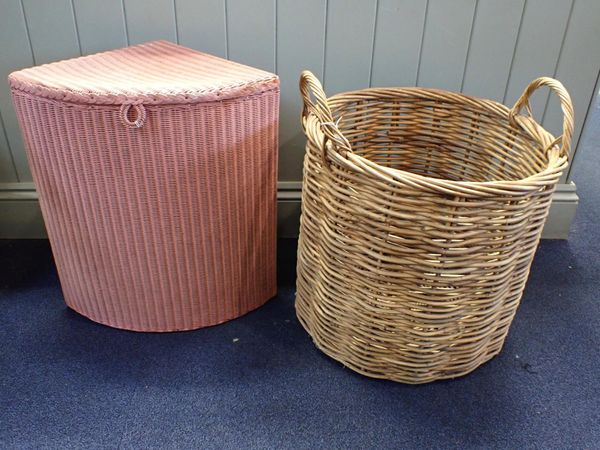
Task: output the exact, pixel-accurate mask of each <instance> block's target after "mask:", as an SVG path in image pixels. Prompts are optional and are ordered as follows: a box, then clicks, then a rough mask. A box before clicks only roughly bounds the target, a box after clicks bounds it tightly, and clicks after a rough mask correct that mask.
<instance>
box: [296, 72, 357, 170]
mask: <svg viewBox="0 0 600 450" xmlns="http://www.w3.org/2000/svg"><path fill="white" fill-rule="evenodd" d="M300 93H301V94H302V100H303V108H302V122H303V123H304V121H305V120H306V119H307V118H308V116H309V115H310V114H313V115H314V116H315V117H316V118H317V119H318V120H319V122H320V123H319V125H320V128H321V131H322V132H323V134H324V139H323V144H322V152H323V153H322V158H323V163H324V164H325V165H326V166H327V167H329V166H328V164H327V160H326V153H327V152H326V149H327V144H328V143H330V144H331V146H332V147H333V148H335V149H336V150H337V151H338V152H340V150H341V152H340V153H341V154H342V155H345V154H346V152H348V151H351V146H350V143H349V142H348V140H347V139H346V137H345V136H344V135H343V134H342V132H341V131H340V129H339V128H338V123H337V122H334V120H333V114H332V113H331V108H330V107H329V103H328V101H327V95H326V94H325V91H324V90H323V86H322V85H321V82H320V81H319V80H318V78H317V77H315V76H314V75H313V73H312V72H310V71H309V70H304V71H302V73H301V74H300ZM311 95H312V96H313V97H314V98H315V101H313V100H312V98H311Z"/></svg>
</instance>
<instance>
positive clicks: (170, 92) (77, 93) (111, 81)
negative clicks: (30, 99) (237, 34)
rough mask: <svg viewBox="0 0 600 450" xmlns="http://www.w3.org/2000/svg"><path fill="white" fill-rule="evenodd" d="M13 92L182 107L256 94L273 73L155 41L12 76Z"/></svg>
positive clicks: (272, 81)
mask: <svg viewBox="0 0 600 450" xmlns="http://www.w3.org/2000/svg"><path fill="white" fill-rule="evenodd" d="M8 79H9V83H10V86H11V87H12V88H13V89H17V90H21V91H25V92H28V93H30V94H34V95H38V96H42V97H46V98H51V99H55V100H61V101H67V102H74V103H88V104H97V105H112V104H117V105H119V104H124V103H144V104H147V105H158V104H181V103H196V102H204V101H214V100H224V99H228V98H236V97H243V96H248V95H253V94H258V93H261V92H265V91H268V90H272V89H275V88H277V87H278V86H279V79H278V78H277V76H276V75H274V74H272V73H269V72H265V71H263V70H260V69H255V68H253V67H248V66H245V65H243V64H238V63H235V62H232V61H227V60H225V59H222V58H219V57H216V56H212V55H208V54H206V53H201V52H198V51H195V50H191V49H189V48H186V47H182V46H180V45H176V44H173V43H171V42H167V41H154V42H148V43H145V44H141V45H135V46H131V47H127V48H122V49H118V50H111V51H108V52H103V53H97V54H95V55H89V56H84V57H80V58H73V59H68V60H65V61H59V62H54V63H50V64H44V65H41V66H37V67H31V68H29V69H23V70H19V71H17V72H13V73H11V74H10V75H9V77H8Z"/></svg>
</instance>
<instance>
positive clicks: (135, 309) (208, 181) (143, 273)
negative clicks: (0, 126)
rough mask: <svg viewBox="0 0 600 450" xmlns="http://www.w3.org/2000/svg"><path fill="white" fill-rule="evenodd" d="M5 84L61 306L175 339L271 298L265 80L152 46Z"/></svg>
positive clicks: (270, 116) (272, 79)
mask: <svg viewBox="0 0 600 450" xmlns="http://www.w3.org/2000/svg"><path fill="white" fill-rule="evenodd" d="M10 83H11V88H12V94H13V100H14V104H15V107H16V110H17V114H18V117H19V121H20V124H21V127H22V129H23V135H24V138H25V142H26V146H27V151H28V157H29V162H30V166H31V169H32V173H33V177H34V181H35V184H36V188H37V190H38V192H39V195H40V205H41V209H42V213H43V216H44V220H45V224H46V228H47V231H48V236H49V238H50V242H51V244H52V250H53V253H54V258H55V261H56V266H57V269H58V273H59V276H60V281H61V285H62V289H63V293H64V296H65V301H66V303H67V305H68V306H69V307H71V308H73V309H74V310H76V311H78V312H80V313H81V314H83V315H85V316H87V317H89V318H91V319H93V320H95V321H97V322H101V323H104V324H107V325H111V326H114V327H118V328H126V329H131V330H137V331H174V330H188V329H193V328H198V327H202V326H208V325H214V324H217V323H221V322H224V321H226V320H229V319H232V318H234V317H237V316H239V315H241V314H244V313H246V312H248V311H250V310H252V309H255V308H257V307H258V306H260V305H262V304H263V303H264V302H265V301H267V300H268V299H269V298H271V297H272V296H274V295H275V293H276V272H275V260H276V182H277V136H278V123H279V119H278V111H279V80H278V78H277V77H276V76H275V75H273V74H270V73H267V72H263V71H261V70H258V69H254V68H251V67H247V66H243V65H241V64H236V63H234V62H231V61H226V60H223V59H220V58H217V57H213V56H211V55H206V54H202V53H199V52H196V51H193V50H190V49H186V48H184V47H180V46H177V45H175V44H171V43H169V42H164V41H160V42H152V43H148V44H143V45H139V46H133V47H129V48H126V49H120V50H115V51H110V52H105V53H100V54H97V55H92V56H86V57H82V58H76V59H72V60H68V61H61V62H58V63H53V64H48V65H43V66H39V67H34V68H30V69H25V70H22V71H19V72H15V73H13V74H12V75H11V76H10Z"/></svg>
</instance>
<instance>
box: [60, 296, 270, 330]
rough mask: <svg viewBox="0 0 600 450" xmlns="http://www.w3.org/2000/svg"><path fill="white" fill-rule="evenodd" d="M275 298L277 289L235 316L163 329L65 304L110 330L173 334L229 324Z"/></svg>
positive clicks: (202, 320) (200, 320)
mask: <svg viewBox="0 0 600 450" xmlns="http://www.w3.org/2000/svg"><path fill="white" fill-rule="evenodd" d="M276 296H277V289H275V290H274V291H273V292H272V293H271V294H269V295H267V297H266V298H265V299H264V300H262V301H259V302H255V303H253V304H252V305H250V306H249V307H248V308H247V309H245V310H243V311H241V312H238V313H236V314H230V315H226V316H222V317H218V318H216V319H215V320H206V319H203V318H200V319H198V320H196V321H194V322H192V324H191V325H187V326H185V325H177V324H174V325H168V326H165V327H160V326H139V325H135V324H129V323H127V322H125V321H121V320H119V319H115V320H105V319H103V318H101V317H96V316H95V315H94V314H90V313H88V312H84V311H82V310H79V309H77V307H74V306H73V305H72V304H69V303H66V305H67V307H68V308H69V309H70V310H71V311H74V312H75V313H77V314H79V315H80V316H83V317H85V318H86V319H88V320H91V321H92V322H95V323H98V324H101V325H105V326H108V327H111V328H115V329H118V330H125V331H134V332H137V333H173V332H178V331H193V330H198V329H200V328H208V327H213V326H215V325H221V324H223V323H225V322H229V321H230V320H234V319H238V318H240V317H243V316H245V315H246V314H249V313H251V312H252V311H255V310H257V309H259V308H260V307H262V306H264V305H265V304H267V303H268V302H269V301H270V300H272V299H274V298H275V297H276Z"/></svg>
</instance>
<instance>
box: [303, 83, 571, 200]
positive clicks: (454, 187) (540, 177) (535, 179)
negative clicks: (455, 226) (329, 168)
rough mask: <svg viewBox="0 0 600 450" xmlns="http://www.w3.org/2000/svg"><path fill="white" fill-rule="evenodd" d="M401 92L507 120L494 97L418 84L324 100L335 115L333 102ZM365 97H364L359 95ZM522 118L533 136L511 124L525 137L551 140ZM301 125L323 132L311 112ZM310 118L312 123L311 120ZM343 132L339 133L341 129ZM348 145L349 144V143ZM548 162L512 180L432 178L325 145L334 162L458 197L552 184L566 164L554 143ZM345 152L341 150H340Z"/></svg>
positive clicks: (541, 142)
mask: <svg viewBox="0 0 600 450" xmlns="http://www.w3.org/2000/svg"><path fill="white" fill-rule="evenodd" d="M399 93H401V94H405V97H407V98H408V97H413V98H414V97H421V98H424V99H433V98H435V99H438V100H441V101H443V99H447V100H450V99H452V100H454V101H456V100H457V99H459V100H461V101H463V102H465V103H467V104H471V106H473V107H476V108H480V109H483V110H484V111H486V112H487V113H491V114H494V115H496V116H497V117H498V118H501V119H504V120H506V121H507V123H509V112H510V108H508V107H507V106H506V105H504V104H502V103H500V102H497V101H495V100H491V99H486V98H481V97H477V96H472V95H467V94H463V93H457V92H452V91H447V90H443V89H436V88H421V87H381V88H380V87H371V88H365V89H359V90H353V91H346V92H340V93H337V94H334V95H332V96H330V97H327V103H328V104H329V105H330V107H331V109H332V113H333V114H334V115H335V113H336V109H337V105H336V104H337V103H348V102H351V101H357V100H360V99H361V97H365V95H366V96H367V98H372V99H376V98H377V97H378V96H379V97H381V98H382V99H383V98H385V97H384V95H385V94H389V95H390V98H392V97H394V96H396V97H397V95H398V94H399ZM363 99H365V98H363ZM519 119H520V120H521V121H525V122H526V123H527V125H529V126H534V127H535V128H536V132H537V133H536V134H538V136H534V135H532V134H530V133H528V132H526V131H525V130H524V129H523V128H522V127H514V131H515V132H516V133H518V134H520V135H521V136H523V137H525V138H526V139H527V140H529V141H532V142H534V143H536V144H537V145H538V146H539V147H540V148H543V147H545V146H547V144H549V143H551V142H553V141H554V136H552V134H550V133H549V132H548V131H546V130H545V129H543V128H542V127H541V126H539V125H538V124H537V123H536V122H535V121H534V120H532V119H530V118H527V117H525V116H523V117H521V118H519ZM305 122H306V123H305V126H309V125H310V126H312V127H314V131H315V132H317V133H318V134H321V135H322V134H323V132H322V131H321V130H320V123H321V122H320V121H319V119H318V117H316V116H315V115H314V114H312V113H311V114H309V115H308V117H307V120H306V121H305ZM311 122H312V123H311ZM342 134H343V133H342ZM350 147H351V145H350ZM546 152H547V157H548V162H547V164H546V166H545V168H544V169H543V170H541V171H538V172H536V173H534V174H532V175H530V176H528V177H524V178H520V179H516V180H492V181H463V180H449V179H443V178H436V177H432V176H428V175H420V174H416V173H413V172H410V171H407V170H403V169H396V168H391V167H386V166H384V165H381V164H379V163H376V162H374V161H371V160H369V159H368V158H366V157H364V156H361V155H357V154H356V153H353V152H352V151H349V152H344V151H336V150H333V149H332V146H331V145H327V157H328V158H330V159H331V160H333V161H336V162H337V163H338V164H342V165H344V166H345V167H346V168H348V169H352V170H354V171H357V172H362V173H366V174H369V175H371V176H375V177H376V178H378V179H380V180H384V181H387V182H391V183H394V184H395V183H401V184H404V185H407V184H408V185H410V186H413V187H415V188H418V189H422V190H423V189H424V190H429V191H431V190H433V191H435V192H438V193H443V194H448V195H457V196H461V197H493V196H500V195H512V196H515V195H519V194H521V195H527V194H529V193H531V192H534V191H537V190H539V189H540V187H542V186H552V185H554V184H555V183H556V181H557V179H558V178H560V176H561V175H562V172H563V171H564V170H565V169H566V168H567V167H568V164H569V158H568V156H566V155H561V154H560V149H559V148H558V146H556V145H554V146H552V147H550V148H548V149H547V150H546ZM344 153H345V154H344Z"/></svg>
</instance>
